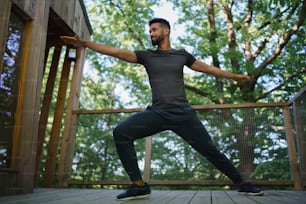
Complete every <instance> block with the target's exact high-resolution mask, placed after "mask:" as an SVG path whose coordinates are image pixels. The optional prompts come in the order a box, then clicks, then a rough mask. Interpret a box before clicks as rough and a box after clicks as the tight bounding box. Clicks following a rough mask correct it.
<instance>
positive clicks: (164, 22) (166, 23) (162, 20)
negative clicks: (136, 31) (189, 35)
mask: <svg viewBox="0 0 306 204" xmlns="http://www.w3.org/2000/svg"><path fill="white" fill-rule="evenodd" d="M153 23H161V24H163V25H164V26H166V27H168V28H169V30H171V28H170V23H169V21H167V20H166V19H163V18H153V19H152V20H150V21H149V25H151V24H153Z"/></svg>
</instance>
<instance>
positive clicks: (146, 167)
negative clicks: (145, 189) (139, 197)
mask: <svg viewBox="0 0 306 204" xmlns="http://www.w3.org/2000/svg"><path fill="white" fill-rule="evenodd" d="M151 156H152V136H150V137H146V144H145V165H144V173H143V178H144V180H145V181H146V182H150V172H151Z"/></svg>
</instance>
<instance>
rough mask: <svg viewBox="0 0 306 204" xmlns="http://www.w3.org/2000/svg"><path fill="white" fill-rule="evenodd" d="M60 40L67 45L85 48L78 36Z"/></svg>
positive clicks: (65, 37) (64, 37)
mask: <svg viewBox="0 0 306 204" xmlns="http://www.w3.org/2000/svg"><path fill="white" fill-rule="evenodd" d="M60 38H61V39H62V40H63V41H64V43H65V44H68V45H73V46H75V47H83V46H84V43H83V41H82V40H81V39H80V38H79V37H77V36H75V37H71V36H60Z"/></svg>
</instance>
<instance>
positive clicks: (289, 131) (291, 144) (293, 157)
mask: <svg viewBox="0 0 306 204" xmlns="http://www.w3.org/2000/svg"><path fill="white" fill-rule="evenodd" d="M289 105H290V104H289V103H288V102H282V103H244V104H220V105H196V106H193V108H194V109H195V110H197V111H203V110H212V109H237V108H239V109H241V108H261V107H280V108H282V109H283V117H284V126H285V132H286V140H287V145H288V153H289V163H290V167H291V173H292V178H293V179H292V180H289V181H281V180H280V181H257V180H256V181H252V182H253V183H255V184H260V185H278V186H282V185H294V189H296V190H300V189H303V184H302V179H301V171H300V167H299V165H298V160H297V148H296V146H295V139H294V133H293V127H292V123H291V116H290V106H289ZM142 110H143V109H142V108H132V109H116V110H74V111H73V112H72V113H73V114H74V115H81V114H113V113H134V112H139V111H142ZM151 152H152V137H147V138H146V143H145V165H144V179H145V180H146V181H149V182H150V184H151V185H230V184H231V182H229V181H196V182H195V181H172V180H171V181H157V180H152V181H151V180H150V170H151ZM66 178H67V177H66ZM97 184H99V185H119V184H121V185H125V184H129V181H109V180H108V181H75V180H69V179H68V181H66V185H97Z"/></svg>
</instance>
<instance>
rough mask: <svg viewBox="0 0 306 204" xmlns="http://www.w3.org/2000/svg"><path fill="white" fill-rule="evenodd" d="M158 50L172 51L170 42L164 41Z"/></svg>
mask: <svg viewBox="0 0 306 204" xmlns="http://www.w3.org/2000/svg"><path fill="white" fill-rule="evenodd" d="M157 49H158V50H171V49H172V47H171V45H170V42H169V41H163V42H161V43H160V44H159V45H158V48H157Z"/></svg>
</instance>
